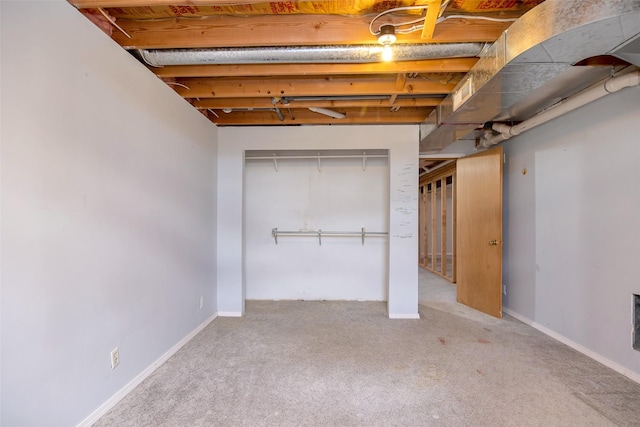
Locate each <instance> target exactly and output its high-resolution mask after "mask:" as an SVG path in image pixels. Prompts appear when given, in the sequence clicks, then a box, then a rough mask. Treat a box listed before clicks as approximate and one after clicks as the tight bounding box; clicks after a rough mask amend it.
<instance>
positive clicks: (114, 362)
mask: <svg viewBox="0 0 640 427" xmlns="http://www.w3.org/2000/svg"><path fill="white" fill-rule="evenodd" d="M119 364H120V350H119V349H118V347H116V348H114V349H113V350H111V369H115V368H116V367H117V366H118V365H119Z"/></svg>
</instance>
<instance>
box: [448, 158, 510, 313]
mask: <svg viewBox="0 0 640 427" xmlns="http://www.w3.org/2000/svg"><path fill="white" fill-rule="evenodd" d="M502 163H503V154H502V147H497V148H494V149H491V150H488V151H485V152H482V153H479V154H475V155H473V156H469V157H465V158H463V159H460V160H458V164H457V220H458V235H457V242H458V244H457V257H458V263H457V281H458V302H459V303H461V304H465V305H468V306H469V307H472V308H475V309H476V310H480V311H482V312H484V313H487V314H490V315H492V316H495V317H502Z"/></svg>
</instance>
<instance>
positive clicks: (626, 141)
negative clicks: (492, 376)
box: [504, 88, 640, 380]
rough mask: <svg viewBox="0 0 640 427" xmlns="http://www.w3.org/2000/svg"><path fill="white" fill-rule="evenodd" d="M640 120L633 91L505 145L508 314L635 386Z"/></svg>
mask: <svg viewBox="0 0 640 427" xmlns="http://www.w3.org/2000/svg"><path fill="white" fill-rule="evenodd" d="M639 118H640V88H629V89H624V90H623V91H621V92H620V93H616V94H613V95H609V96H607V97H605V98H603V99H601V100H599V101H597V102H594V103H592V104H589V105H587V106H585V107H582V108H581V109H579V110H576V111H574V112H572V113H570V114H567V115H566V116H564V117H562V118H560V119H556V120H553V121H551V122H549V123H547V124H545V125H542V126H540V127H538V128H535V129H533V130H531V131H529V132H527V133H525V134H523V135H521V136H519V137H516V138H513V139H512V140H511V141H509V142H507V143H505V144H504V149H505V153H506V158H507V163H506V165H505V175H504V182H505V186H504V217H505V223H504V227H505V229H504V236H505V238H504V240H505V248H504V253H505V258H504V271H505V276H504V280H505V283H506V285H507V296H506V298H505V307H506V309H507V311H508V312H511V313H515V314H517V315H519V316H521V317H522V318H523V319H525V320H528V321H530V322H533V323H534V324H535V326H537V327H540V328H541V329H543V330H546V331H547V332H550V333H552V334H555V335H556V336H558V337H560V338H562V339H566V340H567V341H571V342H573V343H575V344H577V345H578V346H581V347H582V348H583V349H584V350H586V352H587V353H588V354H590V355H592V356H594V357H596V358H600V359H601V360H604V361H605V362H607V363H608V364H609V365H610V366H613V367H614V368H616V369H618V370H619V371H621V372H625V373H627V374H631V375H630V376H632V377H633V375H635V378H636V380H638V379H640V351H637V350H633V349H632V347H631V324H632V317H631V313H632V312H631V309H632V294H633V293H636V294H638V293H640V280H638V278H639V277H640V263H638V260H640V246H639V245H638V242H639V241H640V227H639V226H638V225H639V224H638V218H640V186H639V185H638V183H640V167H638V164H640V144H638V135H640V120H639ZM609 362H611V363H609Z"/></svg>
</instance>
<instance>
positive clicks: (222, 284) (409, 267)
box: [217, 126, 418, 318]
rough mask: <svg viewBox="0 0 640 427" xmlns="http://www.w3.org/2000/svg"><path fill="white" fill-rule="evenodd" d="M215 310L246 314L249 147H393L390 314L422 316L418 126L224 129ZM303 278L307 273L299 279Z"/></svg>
mask: <svg viewBox="0 0 640 427" xmlns="http://www.w3.org/2000/svg"><path fill="white" fill-rule="evenodd" d="M218 147H219V148H218V182H219V191H218V228H217V229H218V269H217V272H218V276H217V279H218V282H217V283H218V311H219V314H220V315H232V316H240V315H242V313H243V312H244V300H245V283H244V280H245V266H244V259H245V257H244V252H243V251H244V245H243V242H244V235H243V232H244V231H243V200H244V197H243V193H244V152H245V150H258V149H260V150H292V149H297V150H301V149H305V150H340V149H361V150H366V149H385V150H386V149H388V150H389V206H388V212H389V214H388V217H389V233H390V235H389V259H388V291H387V305H388V311H389V316H390V317H398V318H404V317H406V318H414V317H417V316H418V267H417V263H416V260H417V257H418V252H417V251H418V239H417V231H418V213H417V208H418V166H417V162H418V127H417V126H304V127H289V128H286V129H283V128H268V127H264V128H260V127H253V128H233V127H225V128H220V129H219V146H218ZM300 279H303V278H300Z"/></svg>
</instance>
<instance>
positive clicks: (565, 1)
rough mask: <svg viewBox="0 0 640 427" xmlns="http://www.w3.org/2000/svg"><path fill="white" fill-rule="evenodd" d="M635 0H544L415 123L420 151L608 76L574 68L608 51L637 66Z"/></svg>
mask: <svg viewBox="0 0 640 427" xmlns="http://www.w3.org/2000/svg"><path fill="white" fill-rule="evenodd" d="M638 35H640V0H547V1H545V2H544V3H542V4H541V5H539V6H537V7H535V8H533V9H532V10H530V11H529V12H528V13H526V14H525V15H523V16H522V17H521V18H520V19H519V20H518V21H516V22H514V23H513V24H512V25H511V27H509V29H508V30H507V31H505V32H504V33H503V34H502V35H501V36H500V38H499V39H498V40H497V41H496V42H495V43H494V44H493V45H491V46H490V47H489V48H488V49H487V50H485V51H484V52H483V53H482V54H481V58H480V60H479V61H478V62H477V63H476V65H475V66H474V67H473V68H472V69H471V70H470V71H469V73H468V74H467V75H466V76H465V77H464V78H463V79H462V81H460V83H459V84H458V85H457V86H456V88H455V89H454V91H453V92H452V93H451V94H450V95H449V96H447V97H446V98H445V99H444V100H443V102H442V103H441V104H440V105H439V106H438V107H437V108H436V109H435V110H434V111H433V112H432V114H431V115H430V116H429V117H428V118H427V120H426V121H425V122H424V123H422V124H421V125H420V152H421V153H433V152H438V151H440V150H441V149H442V148H444V147H446V146H447V145H449V144H451V143H453V142H455V141H457V140H460V139H471V140H475V139H476V137H477V136H479V135H480V133H481V132H480V130H479V129H480V128H482V127H483V126H484V125H485V124H486V123H488V122H493V121H514V122H515V121H521V120H524V119H526V118H527V117H529V116H531V115H533V114H535V113H537V112H539V111H541V110H543V109H545V108H547V107H549V106H551V105H553V104H555V103H557V102H558V101H560V100H561V99H564V98H566V97H568V96H570V95H572V94H574V93H576V92H578V91H579V90H581V89H583V88H585V87H587V86H589V85H590V84H592V83H595V82H596V81H599V80H602V79H604V78H606V77H607V75H608V73H610V68H606V67H594V66H574V64H576V63H578V62H580V61H582V60H584V59H587V58H591V57H595V56H600V55H614V56H618V57H619V58H622V59H624V60H626V61H629V62H631V63H634V64H635V65H640V64H638V63H637V61H638V60H639V59H640V55H639V51H640V42H639V38H638Z"/></svg>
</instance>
